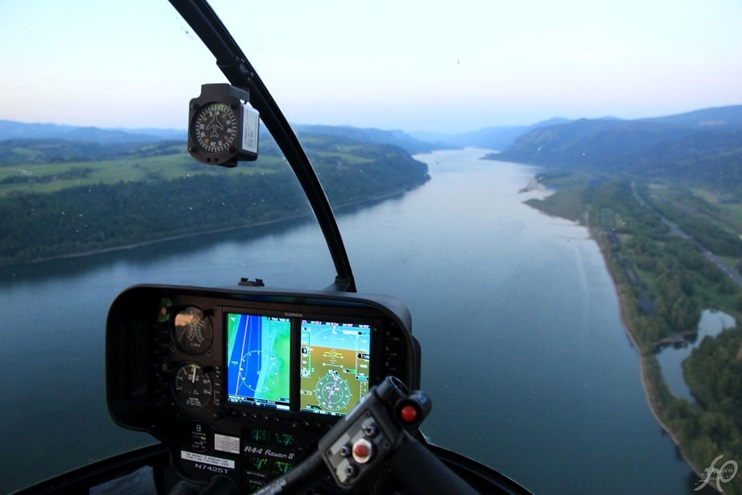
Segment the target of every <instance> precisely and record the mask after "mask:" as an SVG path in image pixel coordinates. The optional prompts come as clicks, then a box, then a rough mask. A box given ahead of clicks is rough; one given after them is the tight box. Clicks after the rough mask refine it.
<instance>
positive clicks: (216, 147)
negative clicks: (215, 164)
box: [191, 103, 237, 154]
mask: <svg viewBox="0 0 742 495" xmlns="http://www.w3.org/2000/svg"><path fill="white" fill-rule="evenodd" d="M191 132H192V133H193V141H194V142H195V143H196V144H197V145H198V147H199V148H201V150H203V151H205V152H207V153H214V154H216V153H223V152H225V151H230V149H234V148H235V142H236V141H237V114H236V113H235V111H234V110H232V108H231V107H230V106H229V105H226V104H224V103H208V104H206V105H204V106H203V107H201V108H199V109H198V110H197V111H196V113H195V115H194V116H193V121H192V122H191Z"/></svg>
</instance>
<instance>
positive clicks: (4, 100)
mask: <svg viewBox="0 0 742 495" xmlns="http://www.w3.org/2000/svg"><path fill="white" fill-rule="evenodd" d="M120 3H121V4H122V5H116V4H115V2H113V1H108V0H107V1H100V0H96V1H93V0H86V1H74V0H70V1H65V2H60V1H56V0H0V43H2V52H1V54H0V62H1V63H2V64H1V65H0V67H2V77H1V78H0V119H13V120H21V121H25V122H56V123H65V124H75V125H96V126H108V127H115V126H125V127H145V126H147V127H152V126H155V127H172V128H184V127H185V126H186V116H187V104H188V100H189V99H190V98H191V97H194V96H197V95H198V93H199V92H200V85H201V84H202V83H207V82H224V78H223V76H222V75H221V73H220V72H219V71H218V70H217V69H216V67H215V66H214V62H213V59H212V57H211V56H210V54H209V53H208V52H207V51H206V49H205V48H203V45H202V44H201V43H200V41H198V40H197V39H196V38H195V36H194V35H193V34H192V33H190V30H189V28H188V27H187V26H186V25H185V23H183V22H182V21H180V20H179V17H178V15H177V13H176V12H175V10H174V9H173V8H172V7H171V6H170V4H169V3H168V2H167V1H165V0H162V1H157V0H146V1H145V0H125V1H123V2H120ZM212 4H213V5H214V7H215V9H216V10H217V12H218V13H220V15H221V16H222V18H223V20H224V22H225V24H227V26H228V27H229V28H230V30H232V32H233V35H234V37H235V38H236V39H237V41H238V42H239V43H240V44H241V45H242V48H243V50H244V51H245V52H246V54H247V56H248V58H250V59H251V61H252V63H253V65H254V66H255V67H256V69H257V70H258V73H259V74H260V75H261V77H262V78H263V80H264V81H265V82H266V84H267V85H268V87H269V89H270V90H271V92H272V93H273V95H274V97H275V99H276V100H277V101H278V103H279V105H281V107H282V108H283V110H284V113H286V115H287V117H288V118H289V120H290V121H291V122H295V123H321V124H347V125H355V126H373V127H379V128H384V129H404V130H408V131H414V130H426V131H439V132H445V131H451V132H461V131H467V130H475V129H478V128H481V127H486V126H494V125H514V124H529V123H534V122H537V121H540V120H545V119H548V118H550V117H555V116H561V117H567V118H579V117H601V116H606V115H613V116H618V117H623V118H636V117H647V116H657V115H666V114H672V113H681V112H685V111H690V110H695V109H699V108H705V107H712V106H723V105H732V104H742V35H740V26H742V0H698V1H696V0H672V1H665V0H620V1H616V2H605V1H601V0H589V1H572V0H569V1H554V0H541V1H539V0H487V1H476V0H449V1H447V2H442V1H427V2H423V1H416V0H362V1H359V0H317V1H310V0H301V1H294V0H290V1H289V0H286V1H281V0H276V1H272V2H267V1H264V0H261V1H260V2H254V1H248V0H213V2H212Z"/></svg>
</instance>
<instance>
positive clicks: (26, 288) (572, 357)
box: [0, 149, 698, 495]
mask: <svg viewBox="0 0 742 495" xmlns="http://www.w3.org/2000/svg"><path fill="white" fill-rule="evenodd" d="M484 153H485V151H484V150H474V149H467V150H456V151H439V152H435V153H433V154H428V155H419V156H418V157H417V158H418V159H420V160H422V161H425V162H426V163H428V165H429V167H430V175H431V180H430V181H429V182H428V183H427V184H425V185H424V186H422V187H419V188H417V189H415V190H413V191H411V192H408V193H406V194H405V195H403V196H400V197H397V198H393V199H390V200H386V201H383V202H380V203H377V204H375V205H371V206H367V207H363V208H354V209H348V210H345V211H342V212H340V215H339V219H338V220H339V224H340V229H341V231H342V233H343V235H344V238H345V242H346V247H347V249H348V252H349V256H350V260H351V263H352V265H353V269H354V271H355V275H356V280H357V283H358V288H359V291H362V292H375V293H389V294H393V295H395V296H397V297H399V298H401V299H402V300H404V301H406V302H407V304H408V306H409V307H410V310H411V311H412V314H413V322H414V332H415V334H416V336H417V337H418V339H419V340H420V342H421V344H422V349H423V377H422V388H423V389H425V390H426V391H427V392H428V393H429V394H430V396H431V397H432V399H433V411H432V414H431V417H430V418H429V419H428V420H427V421H426V423H425V425H424V431H425V432H426V433H427V434H428V436H429V437H430V438H431V439H432V440H433V441H435V442H437V443H440V444H442V445H444V446H447V447H450V448H452V449H455V450H459V451H461V452H463V453H465V454H467V455H470V456H473V457H475V458H477V459H479V460H481V461H483V462H485V463H486V464H488V465H490V466H492V467H494V468H495V469H498V470H500V471H502V472H504V473H505V474H507V475H509V476H510V477H512V478H514V479H516V480H518V481H519V482H521V483H522V484H523V485H525V486H526V487H528V488H529V489H531V490H533V491H534V492H535V493H540V494H551V493H553V494H561V493H573V494H580V493H584V494H594V493H600V494H627V493H653V494H668V495H670V494H672V495H676V494H683V493H687V494H691V493H698V492H694V491H693V487H694V485H695V483H696V482H697V481H698V477H697V476H696V475H695V474H693V472H692V471H691V470H690V468H689V467H688V466H687V465H686V464H685V463H684V462H683V461H682V459H680V458H679V457H678V455H677V451H676V448H675V446H674V445H673V443H672V442H671V441H670V439H669V438H668V437H667V436H666V435H665V434H664V433H663V432H662V430H661V428H660V426H659V425H658V424H657V422H656V421H655V420H654V418H653V416H652V414H651V413H650V411H649V409H648V405H647V401H646V399H645V395H644V391H643V389H642V385H641V382H640V377H639V361H638V356H637V354H636V352H635V350H634V349H633V348H632V347H631V344H630V342H629V340H628V339H627V337H626V334H625V331H624V329H623V327H622V325H621V322H620V319H619V308H618V300H617V297H616V293H615V289H614V287H613V285H612V281H611V278H610V276H609V274H608V273H607V271H606V267H605V264H604V262H603V259H602V257H601V254H600V252H599V250H598V247H597V245H596V243H595V242H594V241H593V240H591V239H589V237H588V233H587V230H586V229H585V228H583V227H580V226H578V225H576V224H573V223H571V222H568V221H565V220H561V219H556V218H552V217H548V216H546V215H544V214H542V213H540V212H538V211H536V210H534V209H532V208H529V207H528V206H526V205H524V204H522V202H523V201H524V200H526V199H528V198H532V197H543V196H544V195H545V194H548V192H546V191H531V192H528V193H520V194H519V193H518V191H519V190H520V189H521V188H523V187H524V186H525V185H526V184H527V183H528V182H529V179H530V178H531V177H532V176H533V175H534V174H535V173H536V169H535V168H532V167H528V166H524V165H519V164H512V163H502V162H493V161H484V160H480V159H479V157H480V156H482V155H483V154H484ZM325 251H326V250H325V247H324V242H323V240H322V238H321V235H320V233H319V230H318V229H317V228H316V226H315V225H312V224H308V223H306V222H301V221H295V222H292V223H290V224H286V225H281V226H273V227H264V228H260V229H246V230H242V231H235V232H230V233H221V234H219V235H217V236H205V237H195V238H189V239H181V240H178V241H173V242H168V243H161V244H157V245H152V246H145V247H141V248H137V249H130V250H126V251H120V252H113V253H105V254H100V255H95V256H89V257H85V258H76V259H66V260H57V261H52V262H45V263H38V264H34V265H26V266H21V267H14V268H6V269H2V270H0V318H1V320H0V321H2V327H1V329H0V332H1V333H0V334H1V335H2V338H3V345H2V346H0V358H1V359H2V362H3V364H4V365H5V369H6V373H5V377H4V380H3V404H4V411H3V414H2V416H0V436H1V437H2V438H3V441H4V445H5V452H6V454H5V456H4V458H5V462H3V463H2V464H0V465H1V466H2V467H0V492H6V491H8V490H11V489H15V488H18V487H20V486H23V485H25V484H28V483H30V482H32V481H34V480H38V479H39V478H41V477H44V476H49V475H52V474H55V473H58V472H60V471H62V470H65V469H69V468H71V467H74V466H75V465H78V464H81V463H86V462H90V461H92V460H94V459H97V458H100V457H102V456H106V455H110V454H112V453H115V452H117V451H121V450H125V449H128V448H132V447H133V446H136V445H141V444H144V443H147V442H149V441H150V440H149V437H147V436H146V435H144V434H136V433H131V432H127V431H123V430H120V429H118V428H117V427H116V426H115V425H113V424H112V422H111V421H110V419H109V418H108V415H107V412H106V410H105V392H104V380H103V329H104V323H105V317H106V312H107V309H108V306H109V304H110V302H111V301H112V300H113V298H114V297H115V296H116V294H117V293H118V292H120V291H121V290H122V289H124V288H125V287H127V286H129V285H132V284H135V283H139V282H160V283H174V284H200V285H216V286H233V285H234V284H235V283H236V282H237V281H238V280H239V278H240V277H242V276H250V277H260V278H263V279H265V281H266V283H267V284H268V285H272V286H277V287H288V286H291V287H302V288H321V287H324V286H326V285H329V283H330V282H331V281H332V279H333V274H332V264H331V262H330V260H329V256H328V255H327V254H326V253H325Z"/></svg>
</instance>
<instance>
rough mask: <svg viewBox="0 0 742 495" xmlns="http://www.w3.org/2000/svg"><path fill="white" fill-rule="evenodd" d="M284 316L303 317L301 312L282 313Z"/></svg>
mask: <svg viewBox="0 0 742 495" xmlns="http://www.w3.org/2000/svg"><path fill="white" fill-rule="evenodd" d="M283 315H284V316H286V317H287V318H303V317H304V315H303V314H302V313H284V314H283Z"/></svg>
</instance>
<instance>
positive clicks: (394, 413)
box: [319, 377, 430, 489]
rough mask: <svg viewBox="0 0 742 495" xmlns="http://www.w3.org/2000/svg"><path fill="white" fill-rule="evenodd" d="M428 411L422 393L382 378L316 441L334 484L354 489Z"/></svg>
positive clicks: (425, 398)
mask: <svg viewBox="0 0 742 495" xmlns="http://www.w3.org/2000/svg"><path fill="white" fill-rule="evenodd" d="M412 409H414V412H413V411H412ZM429 411H430V400H429V399H428V397H427V396H426V395H425V394H423V393H421V392H415V393H413V394H409V393H408V391H407V388H406V387H405V385H404V384H403V383H402V382H401V381H399V380H398V379H396V378H394V377H387V378H385V379H384V381H383V382H381V383H380V384H379V386H378V387H376V388H374V389H372V390H371V391H370V393H369V394H367V395H366V396H365V397H364V398H363V400H361V402H360V403H359V404H358V405H357V406H356V407H355V408H354V409H353V410H352V411H351V413H350V414H348V415H347V416H346V417H345V418H343V419H342V420H341V421H339V422H338V423H337V424H336V425H335V426H334V427H333V429H332V430H330V431H329V432H328V433H327V434H326V435H325V436H324V437H323V438H322V439H320V441H319V452H320V454H321V455H322V458H323V459H324V461H325V464H326V465H327V467H328V469H329V471H330V473H331V474H332V477H333V478H334V480H335V482H336V483H337V484H338V485H339V486H341V487H342V488H345V489H349V488H352V487H354V486H356V485H357V484H358V483H359V482H360V481H361V480H363V479H364V478H366V477H367V476H368V475H369V473H371V472H373V471H375V470H376V469H377V468H378V467H380V466H381V465H382V463H383V462H384V460H385V459H387V458H388V457H389V456H390V455H393V453H394V452H395V450H396V449H397V448H398V447H399V446H400V444H401V442H402V441H403V440H404V439H406V438H410V437H409V435H408V433H407V431H406V430H407V429H412V428H415V427H417V425H419V424H420V422H421V421H422V420H423V419H424V417H425V416H426V415H427V413H428V412H429ZM412 417H414V419H413V420H412V421H410V419H411V418H412Z"/></svg>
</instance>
